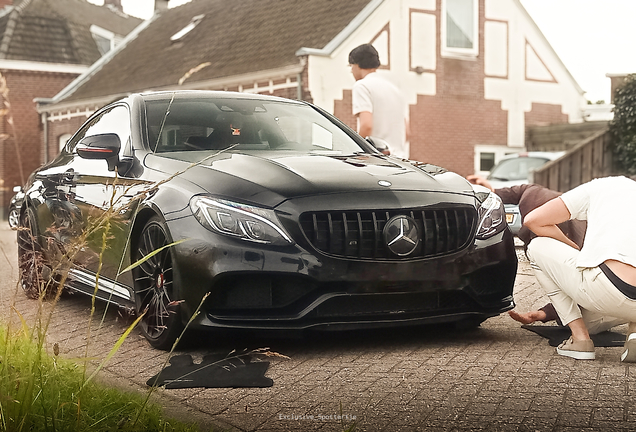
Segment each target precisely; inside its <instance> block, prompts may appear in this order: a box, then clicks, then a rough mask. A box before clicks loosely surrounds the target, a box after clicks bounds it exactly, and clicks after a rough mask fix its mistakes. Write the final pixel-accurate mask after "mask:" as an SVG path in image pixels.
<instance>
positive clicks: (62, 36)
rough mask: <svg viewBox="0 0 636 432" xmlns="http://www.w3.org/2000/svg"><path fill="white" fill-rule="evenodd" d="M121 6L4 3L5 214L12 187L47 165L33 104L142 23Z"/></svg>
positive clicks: (80, 0)
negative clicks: (38, 168)
mask: <svg viewBox="0 0 636 432" xmlns="http://www.w3.org/2000/svg"><path fill="white" fill-rule="evenodd" d="M119 1H120V0H107V1H106V3H107V6H106V7H102V6H96V5H94V4H91V3H88V2H86V1H85V0H0V74H1V79H0V104H2V105H3V108H7V107H10V109H9V110H8V111H4V110H3V111H2V114H0V202H1V203H2V205H1V206H0V209H1V210H2V213H4V212H6V206H7V205H8V204H9V200H10V199H11V197H12V195H13V192H12V188H13V187H14V186H16V185H22V184H23V183H24V181H25V180H26V177H27V176H28V175H29V173H30V172H31V171H33V170H34V169H35V168H37V167H38V166H40V165H41V164H42V163H43V162H45V161H46V160H47V159H46V154H44V153H43V152H42V145H41V143H42V141H43V134H42V131H43V130H44V126H45V125H43V124H42V122H41V120H40V115H39V114H38V112H37V110H36V102H35V101H34V99H36V98H42V97H44V98H47V97H52V96H54V95H56V94H57V93H59V92H60V91H61V90H62V89H63V88H64V87H66V86H67V85H68V84H69V83H71V82H72V81H73V80H74V79H75V78H77V76H79V75H80V74H81V73H83V72H84V71H85V70H86V69H88V67H89V66H90V65H91V64H92V63H94V62H95V61H96V60H97V59H98V58H100V56H101V55H102V54H104V53H106V52H107V51H109V50H110V49H111V48H114V47H115V46H116V45H117V43H118V42H119V41H121V40H122V39H123V37H124V36H126V35H127V34H128V33H129V32H130V31H132V30H133V29H134V28H135V27H137V26H138V25H139V24H140V23H141V20H140V19H138V18H134V17H130V16H127V15H125V14H123V12H121V5H120V4H119ZM7 104H9V105H7ZM2 216H4V215H2Z"/></svg>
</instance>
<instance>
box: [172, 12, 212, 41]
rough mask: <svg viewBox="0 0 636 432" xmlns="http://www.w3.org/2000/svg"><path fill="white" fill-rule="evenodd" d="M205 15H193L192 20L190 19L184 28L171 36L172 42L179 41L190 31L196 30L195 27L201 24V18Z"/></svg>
mask: <svg viewBox="0 0 636 432" xmlns="http://www.w3.org/2000/svg"><path fill="white" fill-rule="evenodd" d="M204 17H205V14H201V15H197V16H194V17H192V20H191V21H190V23H189V24H188V25H187V26H185V27H184V28H182V29H181V30H179V31H178V32H176V33H175V34H173V35H172V36H171V37H170V40H171V41H172V42H176V41H179V40H181V39H183V37H184V36H185V35H187V34H188V33H190V32H191V31H192V30H194V28H195V27H196V26H197V25H199V23H200V22H201V20H202V19H203V18H204Z"/></svg>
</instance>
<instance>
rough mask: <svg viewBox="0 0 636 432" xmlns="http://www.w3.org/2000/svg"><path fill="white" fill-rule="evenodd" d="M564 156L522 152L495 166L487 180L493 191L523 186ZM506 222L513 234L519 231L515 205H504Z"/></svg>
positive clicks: (518, 217)
mask: <svg viewBox="0 0 636 432" xmlns="http://www.w3.org/2000/svg"><path fill="white" fill-rule="evenodd" d="M564 154H565V152H564V151H560V152H522V153H517V154H514V155H510V156H506V157H505V158H503V159H501V160H500V161H499V162H498V163H497V165H495V166H494V167H493V168H492V170H490V174H489V175H488V177H487V180H488V181H489V182H490V184H491V185H492V187H494V188H495V189H499V188H504V187H511V186H516V185H520V184H525V183H528V181H530V177H531V176H532V172H533V171H534V170H536V169H538V168H541V167H542V166H543V165H545V164H546V163H548V162H550V161H552V160H555V159H558V158H560V157H561V156H563V155H564ZM504 207H505V209H506V221H507V222H508V225H509V226H510V230H511V231H512V233H513V234H515V235H516V234H517V233H518V232H519V230H520V229H521V213H520V212H519V206H518V205H516V204H505V206H504Z"/></svg>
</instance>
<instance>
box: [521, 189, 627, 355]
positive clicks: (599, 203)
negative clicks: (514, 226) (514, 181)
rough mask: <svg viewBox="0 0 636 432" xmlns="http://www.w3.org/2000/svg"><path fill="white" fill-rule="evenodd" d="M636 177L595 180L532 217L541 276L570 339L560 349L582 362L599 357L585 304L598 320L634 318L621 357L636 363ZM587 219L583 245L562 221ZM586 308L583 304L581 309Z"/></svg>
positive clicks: (531, 249) (532, 249) (533, 255)
mask: <svg viewBox="0 0 636 432" xmlns="http://www.w3.org/2000/svg"><path fill="white" fill-rule="evenodd" d="M634 214H636V181H633V180H631V179H628V178H626V177H605V178H599V179H596V180H592V181H591V182H588V183H585V184H583V185H581V186H578V187H576V188H574V189H572V190H571V191H568V192H566V193H564V194H563V195H561V196H560V197H558V198H554V199H553V200H551V201H548V202H547V203H545V204H544V205H542V206H541V207H539V208H537V209H535V210H533V211H531V212H530V213H528V215H526V218H525V219H524V224H525V226H527V227H528V228H529V229H531V230H532V232H534V233H535V234H536V235H537V236H538V237H537V238H535V239H534V240H532V241H531V242H530V244H529V246H528V256H529V257H530V260H531V264H532V267H533V270H534V272H535V275H536V277H537V280H538V281H539V284H540V285H541V286H542V288H543V289H544V290H545V292H546V294H547V295H548V297H549V298H550V301H551V302H552V304H553V305H554V308H555V309H556V311H557V313H558V314H559V317H560V318H561V321H562V322H563V324H566V325H568V326H569V327H570V330H571V331H572V337H571V338H570V339H568V340H567V341H565V342H563V343H562V344H561V345H559V347H558V348H557V353H558V354H560V355H564V356H568V357H572V358H575V359H579V360H584V359H587V360H591V359H594V358H595V351H594V343H593V342H592V340H591V339H590V335H589V332H588V329H587V327H586V325H585V322H584V321H583V318H582V315H581V307H583V308H585V309H586V310H588V311H591V312H592V313H595V314H596V315H598V316H599V317H602V316H612V317H617V318H621V319H624V320H625V321H626V322H629V328H628V333H627V338H626V340H625V348H624V350H623V354H622V355H621V361H623V362H630V363H634V362H636V227H635V226H634V224H633V219H632V216H633V215H634ZM569 219H578V220H586V221H587V232H586V234H585V240H584V242H583V246H582V247H581V248H580V250H579V247H578V246H577V245H576V244H575V243H574V242H573V241H572V240H570V239H569V238H567V237H566V236H565V234H563V232H562V231H561V230H560V229H559V227H558V226H557V224H559V223H561V222H564V221H566V220H569ZM579 305H580V306H579Z"/></svg>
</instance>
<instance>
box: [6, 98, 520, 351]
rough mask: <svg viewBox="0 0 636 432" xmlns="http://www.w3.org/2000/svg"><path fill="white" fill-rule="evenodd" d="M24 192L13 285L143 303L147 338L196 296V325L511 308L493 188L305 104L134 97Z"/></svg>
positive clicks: (415, 319) (189, 309)
mask: <svg viewBox="0 0 636 432" xmlns="http://www.w3.org/2000/svg"><path fill="white" fill-rule="evenodd" d="M25 191H26V198H25V201H24V205H23V208H22V209H21V215H20V218H21V219H20V220H21V225H22V226H24V227H25V228H27V229H26V230H20V231H18V239H19V266H20V274H21V280H22V286H23V288H24V289H25V290H26V292H27V293H31V295H33V294H34V291H35V294H36V295H37V294H38V292H39V290H40V287H39V286H37V281H38V280H40V279H44V280H45V281H48V283H49V284H54V282H55V281H60V280H62V277H63V275H64V272H67V273H68V274H67V276H68V278H67V279H66V281H65V285H66V287H67V288H70V289H73V290H77V291H80V292H83V293H86V294H89V295H92V294H93V292H94V291H95V286H96V285H97V287H98V288H99V289H98V290H97V293H96V295H97V297H99V298H100V299H103V300H106V301H110V302H114V303H117V304H118V305H121V306H124V307H128V308H133V309H134V310H135V311H137V313H144V312H145V314H144V315H143V318H142V321H141V330H142V333H143V334H144V336H145V337H146V338H147V339H148V341H149V342H150V344H151V345H152V346H154V347H156V348H160V349H166V348H169V347H171V345H172V343H173V342H174V341H175V339H176V337H177V336H178V335H179V334H180V332H181V331H182V329H183V328H184V325H185V324H186V323H187V321H188V319H189V318H190V317H191V316H193V314H195V311H196V310H197V308H198V307H199V306H200V313H199V314H198V315H196V317H195V318H194V320H193V322H192V324H191V325H192V326H193V327H197V328H216V329H230V328H237V329H251V330H257V329H268V330H283V329H296V330H302V329H311V328H316V329H328V330H341V329H352V328H377V327H387V326H399V325H414V324H424V323H457V324H460V325H462V326H463V325H464V324H469V325H478V324H479V323H480V322H482V321H483V320H485V319H487V318H488V317H492V316H496V315H498V314H500V313H502V312H504V311H506V310H509V309H511V308H512V307H513V306H514V303H513V297H512V289H513V284H514V279H515V275H516V269H517V258H516V255H515V252H514V244H513V237H512V234H511V233H510V231H509V230H508V228H507V225H506V223H505V219H504V214H503V206H502V204H501V201H500V199H499V198H498V197H497V196H496V195H495V194H493V193H491V192H490V191H489V190H487V189H485V188H481V187H478V186H476V187H475V189H474V188H473V187H472V186H471V185H470V184H469V183H468V182H467V181H466V180H465V179H464V178H462V177H461V176H459V175H457V174H454V173H452V172H448V171H446V170H444V169H442V168H440V167H436V166H433V165H429V164H424V163H418V162H412V161H407V160H402V159H397V158H391V157H388V156H385V155H382V154H381V153H380V152H378V151H377V150H376V149H375V148H374V146H373V145H371V143H370V142H368V141H366V140H364V139H363V138H361V137H360V136H359V135H358V134H356V133H355V132H354V131H353V130H351V129H350V128H348V127H347V126H345V125H344V124H343V123H341V122H340V121H339V120H338V119H336V118H335V117H333V116H331V115H329V114H328V113H326V112H324V111H323V110H322V109H320V108H318V107H315V106H312V105H311V104H308V103H304V102H297V101H291V100H287V99H281V98H275V97H265V96H260V95H246V94H241V93H230V92H204V91H196V92H160V93H148V94H135V95H132V96H130V97H127V98H125V99H123V100H121V101H119V102H116V103H113V104H111V105H108V106H106V107H104V108H103V109H101V110H99V111H97V112H96V113H95V114H94V115H93V116H92V117H90V118H89V119H88V120H87V121H86V123H85V124H84V125H83V126H82V127H81V128H80V129H79V130H78V132H76V133H75V135H74V136H73V137H72V138H71V139H70V140H69V142H68V143H67V145H66V147H65V148H64V149H63V150H62V151H61V153H60V155H59V156H58V157H57V158H56V159H55V160H53V161H51V162H50V163H48V164H47V165H45V166H43V167H41V168H40V169H38V170H37V171H35V172H34V173H33V174H31V176H30V178H29V180H28V183H27V185H26V186H25ZM82 238H85V242H81V243H79V244H78V240H81V239H82ZM104 238H106V239H109V240H107V243H105V242H104V240H103V239H104ZM34 257H35V259H33V258H34ZM143 260H145V261H143ZM34 263H35V264H34ZM40 263H41V264H40ZM67 263H68V266H66V265H67ZM131 264H133V268H132V270H128V269H127V268H128V267H130V265H131ZM134 264H137V265H136V266H134ZM65 266H66V267H65ZM100 268H101V270H99V275H98V269H100ZM49 275H50V277H49ZM98 276H99V277H98ZM206 294H207V297H205V296H206Z"/></svg>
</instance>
